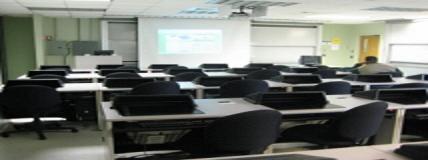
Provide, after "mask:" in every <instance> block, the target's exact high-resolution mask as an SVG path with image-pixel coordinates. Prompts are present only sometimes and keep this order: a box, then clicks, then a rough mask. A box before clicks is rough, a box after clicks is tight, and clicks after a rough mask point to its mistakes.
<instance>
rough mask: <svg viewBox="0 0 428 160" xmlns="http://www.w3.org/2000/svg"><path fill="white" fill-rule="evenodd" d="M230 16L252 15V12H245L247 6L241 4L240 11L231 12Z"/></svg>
mask: <svg viewBox="0 0 428 160" xmlns="http://www.w3.org/2000/svg"><path fill="white" fill-rule="evenodd" d="M229 17H230V18H234V17H250V13H247V12H245V6H240V7H239V11H237V12H232V13H230V15H229Z"/></svg>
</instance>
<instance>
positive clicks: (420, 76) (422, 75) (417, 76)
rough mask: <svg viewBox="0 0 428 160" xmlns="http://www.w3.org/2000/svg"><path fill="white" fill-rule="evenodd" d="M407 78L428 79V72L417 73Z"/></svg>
mask: <svg viewBox="0 0 428 160" xmlns="http://www.w3.org/2000/svg"><path fill="white" fill-rule="evenodd" d="M406 78H407V79H414V80H423V81H427V80H428V74H417V75H412V76H407V77H406Z"/></svg>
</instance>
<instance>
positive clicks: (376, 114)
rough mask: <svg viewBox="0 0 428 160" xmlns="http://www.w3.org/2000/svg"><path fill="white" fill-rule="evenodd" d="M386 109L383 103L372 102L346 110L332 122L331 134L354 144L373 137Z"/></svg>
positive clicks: (385, 104) (386, 105)
mask: <svg viewBox="0 0 428 160" xmlns="http://www.w3.org/2000/svg"><path fill="white" fill-rule="evenodd" d="M387 107H388V104H387V103H385V102H373V103H369V104H366V105H362V106H358V107H355V108H353V109H351V110H348V111H346V112H345V113H343V114H342V115H341V116H340V117H339V119H337V120H336V121H335V122H333V124H332V128H331V129H332V131H333V132H335V133H333V134H336V135H338V136H340V137H342V138H346V139H349V140H353V141H354V142H358V141H361V140H363V139H365V138H369V137H371V136H374V135H376V133H377V131H378V129H379V127H380V125H381V123H382V120H383V119H384V116H385V111H386V109H387Z"/></svg>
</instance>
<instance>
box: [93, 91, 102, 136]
mask: <svg viewBox="0 0 428 160" xmlns="http://www.w3.org/2000/svg"><path fill="white" fill-rule="evenodd" d="M102 101H103V92H102V91H96V92H95V104H96V108H97V124H98V129H100V130H102V129H103V117H104V115H103V113H102V108H101V107H102V106H101V102H102Z"/></svg>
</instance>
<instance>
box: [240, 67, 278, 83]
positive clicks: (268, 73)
mask: <svg viewBox="0 0 428 160" xmlns="http://www.w3.org/2000/svg"><path fill="white" fill-rule="evenodd" d="M279 75H281V73H280V72H279V71H277V70H273V69H267V70H259V71H254V72H251V73H249V74H247V76H245V78H246V79H257V80H268V79H271V78H272V77H275V76H279Z"/></svg>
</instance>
